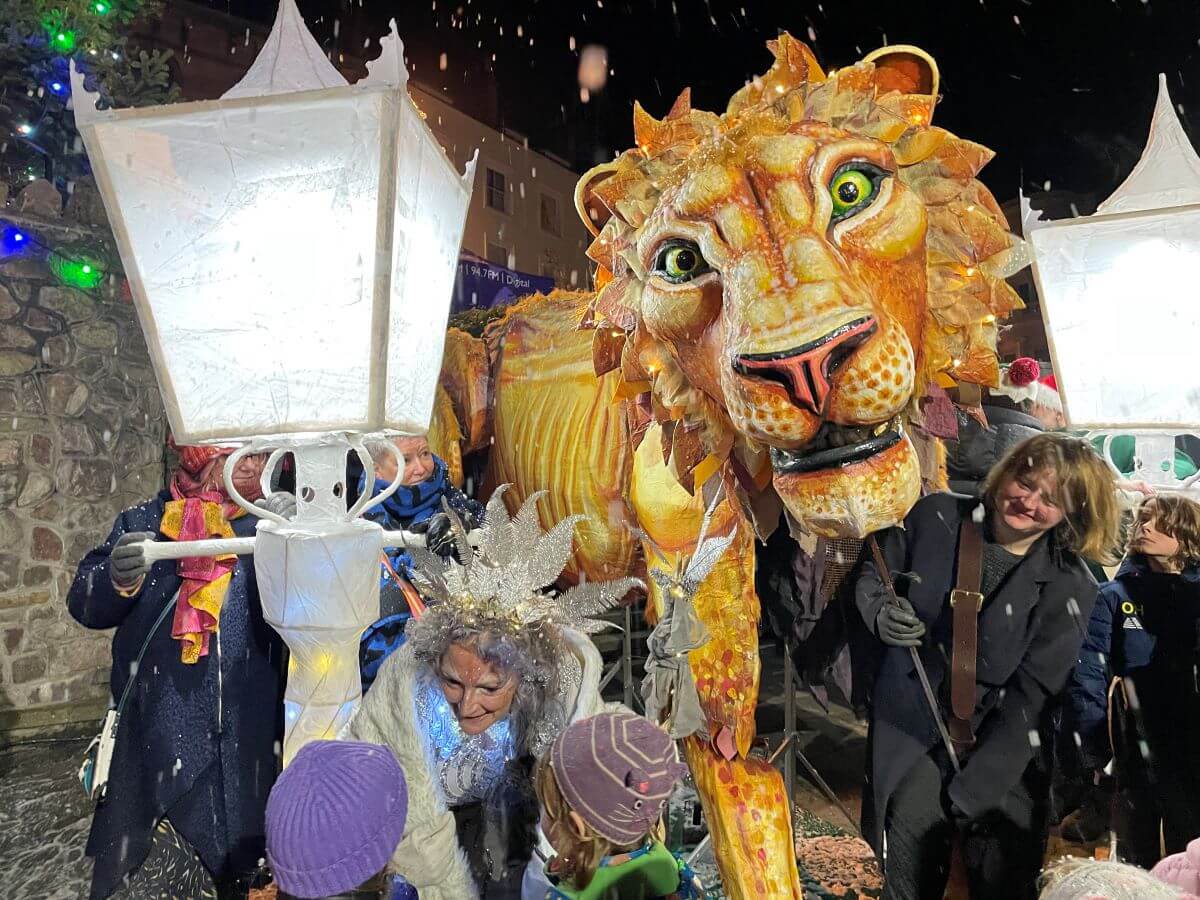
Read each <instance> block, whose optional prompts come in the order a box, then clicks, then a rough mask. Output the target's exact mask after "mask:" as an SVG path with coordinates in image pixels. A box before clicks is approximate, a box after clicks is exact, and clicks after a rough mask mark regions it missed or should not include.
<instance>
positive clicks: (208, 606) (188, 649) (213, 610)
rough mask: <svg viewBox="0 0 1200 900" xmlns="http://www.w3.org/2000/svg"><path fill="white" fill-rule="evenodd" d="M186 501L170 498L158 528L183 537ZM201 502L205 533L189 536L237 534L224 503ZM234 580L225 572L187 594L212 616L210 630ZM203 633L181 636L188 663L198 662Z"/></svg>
mask: <svg viewBox="0 0 1200 900" xmlns="http://www.w3.org/2000/svg"><path fill="white" fill-rule="evenodd" d="M187 502H188V501H187V500H171V501H168V502H167V503H166V504H165V505H164V507H163V517H162V522H161V523H160V524H159V529H158V530H159V531H160V532H161V533H162V534H163V535H165V536H166V537H169V538H171V539H172V540H176V541H177V540H180V533H181V531H182V529H183V512H184V507H185V506H186V504H187ZM201 503H202V509H203V512H204V529H203V531H204V533H203V534H202V535H187V537H186V539H187V540H196V539H204V538H232V537H233V536H234V535H233V529H232V528H231V527H230V525H229V520H228V519H227V518H226V517H225V512H224V510H222V508H221V504H219V503H213V502H211V501H208V500H203V501H201ZM235 518H236V517H235ZM236 559H237V556H236V554H233V553H226V554H223V555H221V556H217V557H215V558H214V562H223V561H226V560H236ZM232 580H233V573H232V572H225V573H223V574H221V575H218V576H217V577H216V578H214V579H213V580H212V581H210V582H208V583H207V584H205V585H204V586H203V587H201V588H199V589H197V590H195V591H193V592H192V593H191V594H190V595H188V597H187V600H186V602H187V604H188V605H189V606H191V607H192V608H194V609H197V610H199V611H200V612H203V613H207V614H208V615H210V616H212V628H211V631H213V632H215V631H216V630H217V628H218V623H219V622H220V619H221V605H222V604H223V603H224V602H225V595H226V593H227V592H228V591H229V584H230V582H231V581H232ZM203 635H204V632H203V631H189V632H185V633H183V634H181V635H179V641H180V644H181V647H180V658H181V659H182V660H183V662H184V663H185V664H187V665H192V664H194V663H196V662H197V661H199V659H200V651H201V649H202V647H203V645H204V639H203Z"/></svg>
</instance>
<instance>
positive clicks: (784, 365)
mask: <svg viewBox="0 0 1200 900" xmlns="http://www.w3.org/2000/svg"><path fill="white" fill-rule="evenodd" d="M877 328H878V326H877V324H876V322H875V317H874V316H863V317H862V318H861V319H855V320H853V321H852V322H847V323H846V324H845V325H840V326H838V327H837V328H835V329H833V331H831V332H829V333H828V334H824V335H822V336H821V337H819V338H817V339H816V340H814V341H809V342H808V343H807V344H803V345H801V346H799V347H793V348H792V349H790V350H780V351H776V352H774V353H746V354H743V355H741V356H739V357H737V359H736V360H735V361H734V363H733V368H734V371H736V372H739V373H741V374H742V375H757V376H758V377H759V378H766V379H769V380H771V381H777V382H779V383H780V384H782V385H783V386H784V387H785V388H787V392H788V395H789V396H790V397H791V398H792V402H793V403H795V404H796V405H797V406H802V407H804V408H805V409H807V410H808V411H809V412H811V413H813V414H814V415H818V416H819V415H821V414H822V413H824V411H825V404H826V402H827V401H828V399H829V393H830V390H831V387H830V384H829V379H830V378H831V377H832V376H833V373H834V372H836V371H837V370H838V367H839V366H841V365H842V363H844V362H845V361H846V360H847V359H848V358H849V357H850V356H851V354H853V353H854V351H855V350H856V349H858V347H859V346H860V345H861V344H862V343H863V342H864V341H866V340H867V338H869V337H870V336H871V335H872V334H874V333H875V331H876V330H877Z"/></svg>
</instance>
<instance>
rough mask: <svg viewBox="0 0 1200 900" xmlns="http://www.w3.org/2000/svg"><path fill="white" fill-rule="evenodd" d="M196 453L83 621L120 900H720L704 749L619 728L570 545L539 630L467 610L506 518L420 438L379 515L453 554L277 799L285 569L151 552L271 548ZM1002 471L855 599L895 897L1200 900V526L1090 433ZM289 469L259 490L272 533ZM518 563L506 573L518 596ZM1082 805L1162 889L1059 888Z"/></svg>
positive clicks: (1181, 500)
mask: <svg viewBox="0 0 1200 900" xmlns="http://www.w3.org/2000/svg"><path fill="white" fill-rule="evenodd" d="M176 449H177V451H178V452H177V455H178V459H179V463H178V467H177V469H176V471H175V472H174V474H173V476H172V478H171V480H170V484H169V486H168V488H167V490H165V491H163V492H162V493H161V494H160V495H159V496H158V497H156V498H154V499H153V500H151V501H149V502H147V503H145V504H142V505H140V506H137V507H134V508H132V509H129V510H127V511H125V512H124V513H122V514H121V516H120V517H119V518H118V519H117V521H116V523H115V524H114V527H113V530H112V533H111V534H110V536H109V538H108V539H107V540H106V541H105V542H104V544H102V545H101V546H100V547H98V548H96V549H95V550H94V551H92V553H90V554H89V555H88V556H87V557H86V558H85V559H84V560H83V562H82V563H81V564H80V567H79V572H78V575H77V577H76V579H75V581H74V584H73V586H72V588H71V591H70V594H69V598H68V603H69V606H70V610H71V613H72V615H73V616H74V617H75V618H76V619H77V620H78V621H79V622H80V623H81V624H83V625H85V626H87V627H89V628H115V629H116V634H115V637H114V641H113V670H112V693H113V697H114V698H117V700H118V702H117V704H116V705H117V707H118V713H119V715H118V720H119V721H118V738H117V740H116V743H115V749H114V753H113V759H112V766H111V770H110V771H111V774H110V776H109V779H108V783H107V786H106V788H105V792H104V799H103V800H102V801H101V802H100V803H99V804H98V805H97V809H96V814H95V818H94V822H93V827H92V831H91V834H90V837H89V841H88V848H87V852H88V855H89V856H91V857H92V858H93V859H94V860H95V874H94V878H93V884H92V892H91V897H92V898H93V900H101V898H106V897H128V898H157V897H163V898H168V897H169V898H192V897H196V898H207V897H212V898H218V897H219V898H224V897H245V896H246V895H247V892H248V891H249V890H250V889H251V888H252V887H255V886H258V883H259V882H261V881H262V880H263V879H264V877H265V873H266V871H267V870H269V872H270V876H271V877H272V878H273V884H272V886H271V887H270V888H269V889H268V890H270V891H274V893H275V896H277V897H279V898H287V897H363V898H365V897H373V898H374V897H394V898H412V897H420V898H422V900H459V898H470V897H475V896H479V897H483V898H486V900H496V898H518V897H522V898H538V900H541V898H572V897H579V898H610V897H617V898H653V897H665V898H675V897H677V898H689V897H701V896H704V894H703V889H702V888H701V887H700V886H699V884H698V883H697V882H696V880H695V878H694V876H693V874H692V873H691V872H690V870H688V868H687V867H686V865H684V864H683V863H682V861H681V860H680V859H679V858H678V857H677V856H675V855H674V854H673V853H671V852H670V851H669V850H668V849H667V847H666V846H665V842H664V835H663V822H662V819H663V812H664V809H665V805H666V800H667V797H668V796H669V795H670V793H671V791H672V789H673V788H674V786H675V784H676V783H677V781H678V780H679V779H680V778H681V777H682V776H683V774H684V767H683V766H682V765H681V764H680V762H679V757H678V755H677V753H676V749H675V746H674V742H673V741H672V740H671V739H670V737H669V736H668V735H667V733H666V732H665V731H664V730H663V729H661V728H660V727H658V725H657V724H655V723H652V722H650V721H649V720H647V719H645V718H643V717H639V716H635V715H634V714H632V713H631V712H629V711H628V710H624V709H622V708H617V707H614V706H610V705H606V704H605V703H604V702H603V701H602V699H601V697H600V674H601V668H602V666H601V660H600V657H599V654H598V652H597V650H596V648H595V646H594V644H593V643H592V641H591V639H590V637H588V635H587V633H586V631H587V628H586V627H585V623H582V622H579V621H576V620H574V619H572V618H571V612H570V610H569V609H568V608H567V607H568V606H569V605H570V600H569V595H563V596H562V597H561V599H562V600H563V604H564V605H561V606H556V603H557V599H559V598H556V595H554V594H553V593H552V592H550V593H542V592H541V589H542V588H543V587H544V586H545V585H546V584H548V583H550V582H552V581H553V580H554V578H555V577H556V576H557V573H558V572H559V571H560V570H561V567H562V565H561V564H562V563H565V562H566V555H565V554H567V553H569V550H570V548H569V546H567V547H566V549H565V550H561V548H557V549H556V548H547V547H541V548H540V549H539V551H538V555H539V558H541V557H546V558H549V559H558V558H559V557H560V556H561V560H560V565H559V568H558V569H556V570H555V571H554V572H549V571H547V572H545V573H543V574H544V575H545V576H547V577H546V578H545V580H544V581H542V582H541V583H540V584H538V585H533V586H532V587H531V588H530V589H529V590H526V591H525V595H524V596H526V598H528V597H534V598H539V604H540V605H536V610H535V611H533V612H527V611H526V607H522V606H519V605H518V606H514V605H513V604H514V603H518V604H519V603H523V602H526V601H525V600H514V599H512V598H511V597H509V598H508V599H505V597H504V596H501V594H500V593H498V592H497V591H498V590H499V589H498V588H497V587H496V582H495V580H493V581H492V582H491V587H490V588H485V587H481V588H480V589H479V590H477V591H475V592H474V593H475V595H476V596H474V598H473V600H472V601H471V602H470V603H466V604H464V603H463V602H460V600H459V599H456V598H455V597H452V596H450V595H449V594H446V595H444V596H441V595H439V593H438V590H437V583H436V579H437V578H438V577H441V576H439V574H438V572H443V571H444V570H443V569H440V568H438V567H444V566H457V567H459V571H460V575H461V577H462V578H463V579H469V578H471V577H474V576H473V575H472V574H471V573H472V571H473V570H472V565H473V560H472V559H462V558H461V556H462V554H461V553H460V552H459V548H457V547H456V543H455V540H454V536H453V532H454V527H453V523H452V521H451V517H452V516H453V517H454V518H456V519H458V520H459V522H460V523H461V524H462V525H463V527H464V528H466V529H468V530H472V529H476V528H481V527H483V526H484V524H485V522H486V521H487V520H488V517H489V515H494V514H495V513H494V511H493V506H492V505H491V504H489V506H488V508H487V510H485V508H484V507H483V506H482V505H481V504H479V503H478V502H476V501H474V500H471V499H469V498H467V497H466V496H465V495H463V494H462V492H461V491H459V490H458V489H457V488H454V487H453V486H452V485H451V484H450V483H449V480H448V479H447V477H446V471H445V466H444V464H442V463H441V462H440V461H439V460H438V459H437V458H436V457H434V456H432V454H430V453H429V448H428V445H427V444H426V443H425V442H424V441H423V440H422V439H414V438H408V439H402V442H401V443H400V450H401V453H402V456H403V459H404V461H405V469H404V470H403V472H400V471H398V470H397V469H396V468H395V466H394V464H391V463H389V462H388V454H383V453H378V454H373V455H374V456H375V458H376V459H378V460H381V462H380V463H379V464H378V467H377V469H376V471H375V472H374V473H364V474H363V476H362V478H361V483H360V486H359V490H372V491H376V492H377V491H378V490H380V489H381V488H382V486H383V485H385V484H387V483H389V482H390V481H391V480H392V479H394V478H397V477H399V480H400V481H401V483H402V485H403V486H402V488H401V489H400V490H399V491H398V492H397V493H396V494H395V495H394V496H393V497H392V498H391V499H390V500H388V501H387V502H384V503H381V504H378V505H377V506H375V507H374V508H372V509H371V510H370V512H369V515H370V516H372V517H374V518H376V519H377V520H379V521H380V522H381V523H383V524H384V526H385V527H386V528H389V529H398V528H405V529H408V530H410V531H416V532H420V533H424V534H425V535H426V537H427V546H428V551H420V552H418V551H416V550H413V551H409V552H407V553H403V554H395V555H392V556H390V557H389V558H387V559H385V560H384V561H383V565H382V566H381V575H380V577H381V580H382V581H381V586H382V588H383V590H382V592H381V593H382V596H383V600H382V601H381V615H380V621H379V622H378V623H376V626H374V627H373V628H372V629H369V630H368V632H367V634H366V635H364V639H363V653H362V671H363V684H364V691H365V693H364V698H363V701H362V704H361V707H360V709H359V711H358V713H357V715H356V716H355V717H354V718H353V719H352V720H351V722H350V724H349V726H348V728H347V730H346V732H345V733H343V734H342V735H340V736H339V740H337V741H319V742H315V743H312V744H309V745H307V746H306V747H304V748H303V749H302V750H301V752H300V753H299V754H297V756H296V758H295V759H294V761H293V762H292V763H291V764H290V766H289V767H288V768H287V770H285V771H284V772H283V773H282V774H278V771H279V757H280V744H279V741H280V739H281V735H282V722H281V721H280V711H281V709H282V691H283V685H284V680H285V672H286V654H285V651H284V648H283V645H282V643H281V642H280V640H279V639H278V637H277V636H276V635H275V634H274V632H273V631H272V630H271V628H270V627H269V626H267V625H266V623H265V622H264V621H263V618H262V613H261V609H260V605H259V599H258V593H257V585H256V582H255V577H254V568H253V566H254V564H253V557H250V556H244V557H217V558H214V559H208V558H206V559H197V558H188V559H183V560H178V561H174V560H162V561H157V562H153V563H151V562H149V561H148V560H147V559H146V558H145V555H144V553H143V552H142V549H141V541H142V540H144V539H147V538H154V539H158V540H164V539H165V540H194V539H200V538H208V537H229V536H233V535H244V534H250V533H251V531H252V527H253V522H252V517H250V516H248V515H246V514H245V512H244V510H242V509H241V507H239V506H238V505H237V504H235V503H233V502H232V501H231V500H230V498H229V497H228V495H227V494H226V493H225V488H224V484H223V482H222V478H221V471H222V467H223V465H224V462H225V458H226V457H227V455H228V452H229V451H227V450H222V449H219V448H199V447H180V448H176ZM993 451H994V447H993ZM992 457H993V458H992V460H991V465H990V467H989V469H988V471H987V473H986V476H985V477H984V478H983V479H982V481H981V483H980V484H979V485H978V488H977V490H975V491H974V493H973V494H970V495H968V494H952V493H934V494H930V495H928V496H926V497H924V498H923V499H922V500H920V501H919V502H918V503H917V505H916V506H915V507H914V508H913V509H912V511H911V512H910V513H909V515H908V516H907V518H906V519H905V521H904V523H903V524H902V526H900V527H897V528H893V529H890V530H887V531H885V532H882V533H880V534H877V535H874V536H872V537H871V538H869V539H868V540H867V542H866V543H865V545H864V549H863V553H862V556H861V558H860V563H859V566H858V567H857V569H856V570H855V571H854V572H853V574H852V576H851V584H852V586H853V597H854V601H855V603H856V605H857V608H858V612H859V613H860V614H861V617H862V621H863V623H864V625H865V627H866V630H867V631H868V632H869V633H870V636H871V640H872V641H874V642H876V645H877V648H878V653H877V655H876V658H875V664H874V668H873V671H872V673H871V674H872V678H873V682H872V684H873V686H872V690H871V691H870V720H869V721H870V728H869V739H868V761H867V772H866V779H865V787H864V791H863V835H864V837H865V838H866V839H867V840H868V842H869V843H870V844H871V846H872V848H873V849H874V851H875V853H876V855H877V856H878V858H879V860H880V861H881V865H882V870H883V874H884V896H886V897H889V898H897V900H900V898H940V897H941V896H942V895H943V893H944V891H945V888H946V885H947V881H948V879H949V878H950V872H951V868H952V858H954V857H955V856H956V855H957V857H958V858H959V859H960V860H961V863H962V866H963V868H964V869H965V873H966V881H967V884H968V886H969V892H970V896H971V897H972V898H989V897H1004V898H1020V897H1035V896H1037V894H1038V890H1039V885H1041V888H1042V890H1043V896H1046V897H1054V898H1066V897H1083V896H1094V897H1113V898H1118V897H1124V896H1129V897H1135V896H1136V897H1151V896H1160V895H1161V896H1174V897H1181V896H1183V897H1186V896H1191V895H1194V894H1197V893H1198V892H1200V884H1197V879H1198V878H1200V874H1198V872H1200V843H1196V839H1197V838H1200V767H1198V766H1197V765H1196V760H1197V750H1198V749H1200V505H1197V504H1196V503H1195V502H1193V501H1191V500H1190V499H1186V498H1185V497H1182V496H1177V495H1170V494H1160V495H1156V496H1149V497H1147V498H1146V499H1145V500H1144V502H1141V503H1140V505H1139V506H1137V508H1136V510H1135V511H1134V512H1132V513H1130V512H1129V511H1128V510H1127V509H1126V508H1125V504H1124V503H1123V502H1122V500H1123V497H1122V493H1121V486H1120V485H1119V484H1118V480H1117V478H1116V477H1115V475H1114V473H1113V470H1112V467H1110V466H1109V465H1108V464H1107V463H1106V462H1105V461H1104V460H1102V459H1101V457H1100V456H1099V455H1098V453H1097V452H1096V448H1095V447H1094V446H1092V445H1091V444H1090V443H1088V442H1087V441H1085V440H1082V439H1080V438H1076V437H1072V436H1069V435H1066V434H1062V433H1057V432H1042V431H1040V430H1039V429H1038V428H1032V429H1031V431H1030V433H1029V434H1027V435H1025V434H1022V435H1020V439H1019V440H1016V441H1013V442H1011V444H1010V446H1008V447H1006V448H1004V452H1001V453H995V452H993V453H992ZM264 464H265V458H264V457H262V456H253V455H251V456H247V457H245V458H244V459H243V460H242V461H241V464H240V468H239V469H238V471H237V472H236V473H234V482H235V485H236V486H237V487H238V490H239V491H240V492H241V493H242V494H243V496H244V497H245V498H247V499H248V500H250V501H254V500H256V499H258V498H259V496H260V488H259V485H260V483H261V481H262V478H261V476H262V470H263V466H264ZM371 476H373V477H371ZM1125 487H1126V488H1130V487H1131V486H1130V485H1126V486H1125ZM1132 487H1134V488H1138V489H1140V490H1146V487H1145V486H1144V485H1140V486H1137V485H1134V486H1132ZM259 502H261V503H263V504H264V505H267V506H268V508H270V509H272V511H275V512H278V513H281V514H283V515H285V516H286V515H288V513H289V511H290V509H291V508H292V505H293V504H294V501H293V500H292V499H291V498H290V496H289V495H288V494H287V493H286V492H284V491H276V492H275V493H273V494H271V496H270V497H269V498H268V499H266V500H260V501H259ZM496 508H497V509H498V508H502V504H501V506H500V507H496ZM1123 534H1124V535H1125V536H1124V537H1123V536H1122V535H1123ZM560 551H561V552H560ZM506 552H507V556H506ZM519 552H522V551H519V550H517V551H514V550H512V549H511V548H510V549H509V551H503V550H502V548H497V547H491V548H490V549H489V547H488V546H486V542H485V545H484V546H483V548H482V549H480V550H478V551H476V554H477V555H479V556H480V557H481V558H483V557H489V554H490V555H491V556H490V557H489V558H487V559H486V562H487V564H488V565H489V566H492V567H493V568H494V567H497V566H498V567H501V568H502V567H503V566H504V565H506V564H507V562H511V560H509V559H508V557H511V556H512V555H513V554H514V553H519ZM434 561H436V565H433V563H434ZM1118 563H1119V568H1118V569H1116V571H1115V574H1114V575H1113V577H1112V578H1111V579H1107V577H1106V576H1103V572H1101V571H1100V569H1099V567H1102V566H1110V567H1111V566H1113V565H1115V564H1118ZM431 565H433V569H437V571H434V572H433V573H432V574H431V569H430V566H431ZM1096 573H1099V574H1101V575H1102V577H1103V583H1102V584H1098V583H1097V578H1096V577H1095V574H1096ZM481 584H482V582H481ZM630 584H632V582H631V581H630V580H628V579H626V580H624V581H622V582H620V583H616V584H613V585H611V590H610V593H611V594H612V595H613V597H614V599H615V598H617V597H619V596H620V595H621V594H624V593H625V592H626V591H627V590H628V588H629V586H630ZM489 590H490V591H492V593H491V594H489V593H488V591H489ZM529 609H533V607H529ZM218 624H219V628H218ZM1064 772H1065V773H1066V775H1064ZM1071 780H1074V782H1075V783H1076V784H1075V787H1076V788H1077V790H1076V792H1075V793H1076V795H1078V799H1079V800H1080V801H1081V809H1080V811H1079V812H1076V813H1074V817H1073V818H1070V819H1068V822H1067V823H1066V824H1067V825H1069V826H1070V827H1074V828H1076V829H1078V830H1084V831H1086V830H1088V829H1089V828H1091V830H1092V831H1093V834H1091V835H1090V836H1091V837H1093V838H1095V837H1096V836H1098V834H1099V833H1100V832H1101V831H1107V830H1108V829H1109V828H1111V830H1112V831H1113V833H1114V834H1115V835H1117V838H1118V840H1117V848H1118V853H1119V855H1120V857H1121V858H1122V859H1123V860H1125V861H1126V862H1128V863H1133V864H1135V865H1136V866H1137V867H1140V868H1133V867H1132V866H1128V865H1120V864H1118V863H1116V862H1097V863H1087V862H1081V861H1075V862H1073V863H1071V864H1069V865H1067V866H1059V867H1055V868H1053V869H1052V870H1050V871H1048V872H1046V873H1043V872H1042V868H1043V863H1044V858H1045V850H1046V840H1047V834H1048V830H1049V828H1050V826H1051V821H1052V819H1058V818H1061V814H1062V813H1063V812H1065V811H1066V810H1062V809H1056V805H1055V803H1053V802H1052V800H1053V797H1054V796H1055V795H1056V794H1061V793H1062V792H1063V790H1064V787H1063V785H1064V783H1065V782H1068V781H1071ZM1068 793H1069V792H1068ZM1110 800H1111V802H1109V801H1110ZM1059 806H1061V804H1059ZM1092 820H1098V821H1099V822H1100V824H1099V826H1097V823H1096V821H1092ZM1064 827H1066V826H1064ZM1189 844H1190V846H1189ZM264 860H265V862H266V865H264ZM1152 867H1153V868H1154V873H1153V875H1150V874H1147V872H1146V870H1148V869H1151V868H1152ZM1139 879H1152V880H1151V881H1145V880H1139ZM1097 885H1100V886H1099V887H1098V886H1097ZM1147 885H1150V886H1149V887H1147ZM1122 891H1123V892H1124V893H1122ZM1155 891H1158V893H1155Z"/></svg>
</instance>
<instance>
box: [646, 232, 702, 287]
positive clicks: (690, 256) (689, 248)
mask: <svg viewBox="0 0 1200 900" xmlns="http://www.w3.org/2000/svg"><path fill="white" fill-rule="evenodd" d="M707 271H708V263H706V262H705V261H704V257H703V256H702V255H701V254H700V248H699V247H697V246H696V243H695V242H694V241H684V240H674V241H669V242H668V243H667V244H665V245H664V246H663V248H662V249H661V250H659V251H658V255H657V256H655V258H654V274H655V275H659V276H661V277H663V278H665V279H666V280H667V281H673V282H675V283H677V284H678V283H681V282H684V281H691V280H692V279H693V278H695V277H697V276H698V275H703V274H704V273H705V272H707Z"/></svg>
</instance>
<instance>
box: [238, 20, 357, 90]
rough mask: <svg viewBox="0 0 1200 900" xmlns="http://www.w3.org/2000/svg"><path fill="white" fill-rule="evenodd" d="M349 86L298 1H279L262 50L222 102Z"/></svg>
mask: <svg viewBox="0 0 1200 900" xmlns="http://www.w3.org/2000/svg"><path fill="white" fill-rule="evenodd" d="M346 84H347V82H346V79H345V78H343V77H342V76H341V74H340V73H339V72H338V70H337V69H335V68H334V67H333V63H331V62H330V61H329V60H328V59H327V58H326V57H325V53H324V52H323V51H322V50H321V47H320V46H319V45H318V44H317V41H316V39H315V38H314V37H313V36H312V32H310V31H309V30H308V26H307V25H305V24H304V19H303V18H302V17H301V15H300V10H299V9H297V7H296V0H279V12H277V13H276V14H275V24H274V25H273V26H272V27H271V33H270V34H269V35H267V41H266V43H265V44H263V48H262V50H261V51H259V54H258V56H257V58H255V60H254V63H253V65H251V66H250V69H249V71H247V72H246V74H245V75H243V76H242V80H241V81H239V82H238V83H237V84H235V85H234V86H233V87H231V88H230V89H229V90H227V91H226V92H225V93H224V94H222V95H221V99H222V100H233V99H236V98H238V97H265V96H268V95H270V94H289V93H292V92H294V91H317V90H320V89H321V88H331V87H345V86H346Z"/></svg>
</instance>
